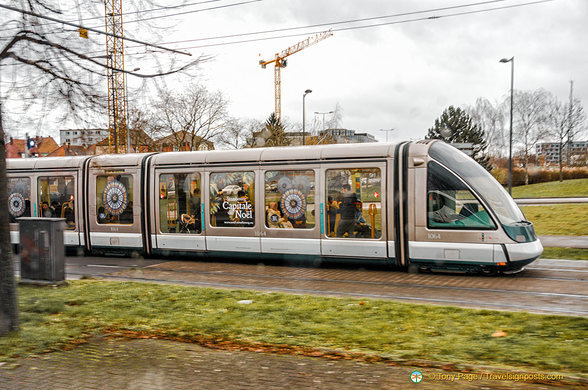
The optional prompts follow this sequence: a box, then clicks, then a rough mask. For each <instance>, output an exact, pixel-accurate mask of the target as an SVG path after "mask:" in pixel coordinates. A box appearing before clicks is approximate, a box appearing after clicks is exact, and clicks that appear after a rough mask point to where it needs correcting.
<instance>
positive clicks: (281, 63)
mask: <svg viewBox="0 0 588 390" xmlns="http://www.w3.org/2000/svg"><path fill="white" fill-rule="evenodd" d="M331 35H333V33H332V32H331V30H329V31H324V32H322V33H319V34H316V35H313V36H312V37H309V38H306V39H305V40H304V41H302V42H298V43H297V44H295V45H294V46H290V47H289V48H287V49H286V50H283V51H282V52H281V53H276V57H275V58H274V59H273V60H270V61H264V60H260V61H259V64H260V65H261V67H262V68H263V69H265V67H266V66H267V65H268V64H271V63H272V62H273V63H274V79H275V86H274V89H275V95H276V101H275V113H276V117H277V119H278V120H281V117H282V81H281V77H280V69H281V68H285V67H286V65H287V64H288V62H287V60H286V57H288V56H291V55H292V54H294V53H298V52H299V51H300V50H302V49H304V48H307V47H308V46H310V45H314V44H315V43H318V42H320V41H322V40H323V39H327V38H328V37H330V36H331Z"/></svg>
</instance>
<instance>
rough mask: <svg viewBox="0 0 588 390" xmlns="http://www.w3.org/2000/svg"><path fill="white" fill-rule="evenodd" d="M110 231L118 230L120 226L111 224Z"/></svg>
mask: <svg viewBox="0 0 588 390" xmlns="http://www.w3.org/2000/svg"><path fill="white" fill-rule="evenodd" d="M110 231H111V232H118V227H117V226H111V227H110Z"/></svg>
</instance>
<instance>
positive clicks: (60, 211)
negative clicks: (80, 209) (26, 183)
mask: <svg viewBox="0 0 588 390" xmlns="http://www.w3.org/2000/svg"><path fill="white" fill-rule="evenodd" d="M37 194H38V196H39V199H38V207H39V216H40V217H43V218H65V224H66V226H65V228H66V229H67V230H74V229H75V227H76V219H75V215H76V214H75V212H74V210H75V208H74V200H75V186H74V178H73V177H71V176H53V177H40V178H39V181H38V189H37Z"/></svg>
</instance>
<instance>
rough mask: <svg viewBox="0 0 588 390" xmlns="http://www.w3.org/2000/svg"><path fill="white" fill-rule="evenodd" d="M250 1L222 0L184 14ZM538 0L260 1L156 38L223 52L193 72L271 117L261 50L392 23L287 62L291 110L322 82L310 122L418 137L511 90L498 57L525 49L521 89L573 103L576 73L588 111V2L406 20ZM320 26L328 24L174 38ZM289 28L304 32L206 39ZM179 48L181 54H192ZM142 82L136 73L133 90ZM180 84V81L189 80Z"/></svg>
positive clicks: (286, 102)
mask: <svg viewBox="0 0 588 390" xmlns="http://www.w3.org/2000/svg"><path fill="white" fill-rule="evenodd" d="M246 1H247V0H222V1H212V2H210V3H209V4H202V5H199V6H192V7H186V8H182V9H178V10H174V11H177V12H183V11H192V10H196V9H202V8H209V7H217V6H219V5H229V4H235V3H240V2H246ZM188 2H191V1H189V0H188ZM530 2H532V0H527V1H525V0H505V1H494V2H491V1H487V2H486V3H487V4H483V5H478V6H472V7H464V8H456V9H451V10H446V11H435V12H430V13H422V14H412V15H405V16H398V17H390V18H380V19H374V20H370V21H365V22H358V23H348V24H334V23H335V22H341V21H348V20H355V19H360V18H372V17H382V16H387V15H395V14H406V13H413V12H416V11H425V10H430V9H435V8H442V7H450V6H460V5H466V4H474V3H476V1H475V0H461V1H460V0H411V1H409V0H395V1H382V0H298V1H296V0H262V1H256V2H249V3H247V4H241V5H237V6H231V7H226V8H220V9H215V10H208V11H202V12H194V13H189V14H186V15H184V16H181V17H180V16H178V17H174V18H166V19H162V20H159V21H158V22H159V23H161V24H164V25H166V26H168V27H169V28H168V29H166V30H165V32H164V33H163V34H162V35H161V36H160V37H159V38H157V43H160V44H162V45H165V46H168V47H174V48H186V49H185V50H187V51H189V52H191V53H192V54H193V55H194V56H198V55H200V54H207V55H211V56H214V60H213V61H210V62H208V63H206V64H203V65H202V66H201V67H200V71H199V73H198V78H196V79H194V80H193V81H200V82H201V83H203V84H204V85H206V86H207V87H208V88H209V89H211V90H220V91H221V92H222V93H223V94H224V95H225V97H226V98H227V99H228V100H229V101H230V106H229V111H230V114H231V115H232V116H234V117H237V118H254V119H259V120H265V119H266V118H267V117H268V116H269V114H270V113H271V112H273V109H274V74H273V73H274V71H273V65H270V66H268V67H267V69H262V68H261V67H260V66H259V60H260V59H266V60H267V59H271V58H273V57H274V55H275V53H277V52H281V51H282V50H284V49H286V48H287V47H289V46H292V45H294V44H296V43H297V42H299V41H301V40H303V39H305V38H306V37H308V36H311V35H312V33H314V32H318V31H323V30H326V29H328V28H329V27H330V26H332V27H333V30H336V29H338V28H347V27H357V26H366V25H373V24H381V23H394V24H388V25H384V26H380V27H371V28H361V29H353V30H347V31H335V32H334V34H333V36H332V37H330V38H328V39H326V40H324V41H322V42H319V43H317V44H316V45H313V46H310V47H308V48H306V49H304V50H302V51H300V52H298V53H296V54H294V55H292V56H291V57H289V58H288V66H287V67H286V68H285V69H282V116H283V117H284V118H285V119H287V120H288V121H289V122H290V123H301V122H302V95H303V92H304V91H305V90H306V89H312V91H313V92H312V93H311V94H309V95H308V96H307V97H306V116H307V128H308V127H309V126H312V120H313V113H314V112H315V111H321V112H325V111H331V110H334V109H335V106H336V105H337V104H339V105H340V107H341V108H342V110H343V112H342V113H343V118H342V119H343V120H342V127H344V128H347V129H353V130H357V131H360V132H369V133H371V134H373V135H374V136H376V137H377V138H378V139H380V140H382V141H383V140H385V139H386V133H385V132H382V131H380V129H390V128H394V129H396V130H395V131H394V132H392V133H390V137H389V140H390V141H397V140H405V139H420V138H422V137H424V136H425V134H426V132H427V129H428V128H429V127H431V126H432V125H433V123H434V120H435V118H437V117H439V116H440V115H441V113H442V112H443V110H444V109H445V108H447V107H448V106H449V105H455V106H463V105H473V104H474V103H475V100H476V99H477V98H478V97H485V98H488V99H489V100H490V101H493V102H496V101H501V100H502V99H504V98H505V97H506V96H507V95H508V93H509V88H510V64H502V63H499V60H500V59H501V58H503V57H507V58H510V57H512V56H514V57H515V89H520V90H535V89H538V88H544V89H546V90H548V91H550V92H552V93H553V94H554V95H555V96H557V97H558V98H559V99H560V100H564V101H567V99H568V98H569V88H570V80H573V81H574V96H575V97H577V98H579V99H581V100H582V102H583V105H584V107H585V108H586V109H588V39H587V38H588V22H587V20H588V1H587V0H554V1H551V2H545V3H540V4H534V5H528V6H522V7H514V8H508V9H502V10H494V11H488V12H480V13H473V14H467V15H461V16H459V15H454V16H447V17H441V18H435V19H427V20H422V21H412V22H406V21H409V20H413V19H419V18H426V17H433V16H443V15H449V14H455V13H463V12H468V11H479V10H484V9H490V8H496V7H505V6H512V5H518V4H525V3H530ZM165 4H166V5H167V4H168V3H167V2H166V3H165ZM170 4H171V2H170ZM171 12H172V11H168V13H171ZM129 19H132V18H131V17H129V18H127V20H129ZM315 24H326V26H325V27H316V28H307V29H300V30H290V31H283V32H273V33H269V34H262V35H247V36H239V37H232V38H226V39H222V40H204V41H194V42H186V43H170V42H175V41H178V40H190V39H194V40H195V39H201V38H208V37H217V36H224V35H229V34H242V33H250V32H258V31H266V30H275V29H284V28H293V27H302V26H308V25H315ZM136 27H137V25H133V24H128V25H126V26H125V32H126V33H127V35H129V36H132V35H134V34H135V31H136V30H137V28H136ZM291 34H302V35H300V36H291V37H285V38H280V39H269V40H259V41H254V42H249V43H242V44H230V45H222V46H211V47H196V46H201V45H205V44H215V43H220V42H234V41H240V40H247V39H256V38H265V37H275V36H280V35H291ZM139 38H141V39H145V40H150V39H156V38H149V37H145V36H140V37H139ZM150 41H151V40H150ZM132 53H133V50H131V49H129V50H127V54H128V55H127V58H126V60H125V61H126V68H127V69H133V68H135V67H140V66H142V69H144V68H146V66H145V64H140V63H137V60H136V58H137V57H134V56H133V55H132ZM162 55H163V54H162ZM165 55H166V56H167V54H165ZM180 57H181V56H179V57H178V60H183V59H182V58H180ZM186 82H187V81H186V80H183V81H182V83H186ZM134 83H135V81H134V80H132V78H129V85H130V86H131V87H132V86H133V85H134ZM175 85H176V86H177V87H178V88H181V84H179V83H178V84H175ZM131 98H134V97H131ZM321 118H322V116H321ZM45 125H46V127H47V131H48V132H56V130H58V129H59V128H60V126H59V125H58V124H48V123H45Z"/></svg>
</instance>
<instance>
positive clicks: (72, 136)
mask: <svg viewBox="0 0 588 390" xmlns="http://www.w3.org/2000/svg"><path fill="white" fill-rule="evenodd" d="M107 137H108V129H66V130H59V144H60V145H63V144H69V145H73V146H88V145H93V144H95V143H97V142H100V141H102V140H103V139H104V138H107Z"/></svg>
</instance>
